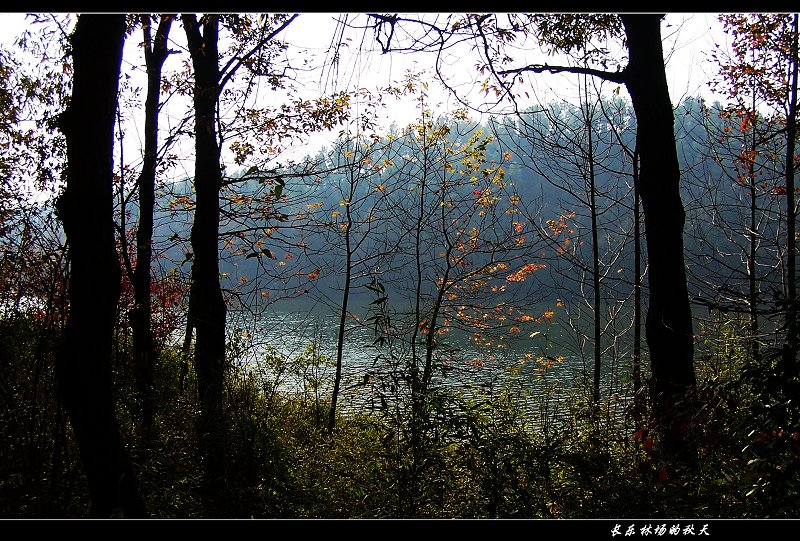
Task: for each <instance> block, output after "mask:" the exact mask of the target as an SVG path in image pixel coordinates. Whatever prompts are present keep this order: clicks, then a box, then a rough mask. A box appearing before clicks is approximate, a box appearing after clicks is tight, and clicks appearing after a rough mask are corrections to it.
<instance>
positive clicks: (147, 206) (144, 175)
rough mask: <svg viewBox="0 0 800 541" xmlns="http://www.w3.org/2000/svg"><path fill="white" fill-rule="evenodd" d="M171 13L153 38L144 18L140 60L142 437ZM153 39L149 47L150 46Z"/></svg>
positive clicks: (146, 423) (136, 277) (136, 344)
mask: <svg viewBox="0 0 800 541" xmlns="http://www.w3.org/2000/svg"><path fill="white" fill-rule="evenodd" d="M173 17H174V16H172V15H162V16H161V22H160V23H159V25H158V30H157V31H156V36H155V40H152V39H151V32H150V24H151V22H150V16H149V15H142V16H141V23H142V29H143V32H144V47H145V49H144V57H145V63H146V65H147V98H146V100H145V111H144V115H145V116H144V160H143V163H142V172H141V173H140V174H139V178H138V179H137V181H136V184H137V187H138V189H139V227H138V228H137V230H136V268H135V269H134V272H133V298H134V308H133V310H132V312H131V332H132V335H133V365H134V372H135V377H136V387H137V393H138V395H139V397H138V398H139V404H140V406H139V407H140V415H141V423H142V433H143V434H145V435H146V437H147V435H148V434H150V431H151V429H152V425H153V417H154V415H155V411H154V404H153V396H152V393H153V367H154V364H155V357H156V353H155V348H154V345H153V329H152V326H151V325H152V323H151V315H152V307H151V303H150V288H151V278H150V265H151V261H152V258H153V248H152V241H153V208H154V207H155V182H156V165H157V160H156V155H157V153H158V106H159V99H160V97H161V68H162V66H163V65H164V60H166V58H167V55H168V54H169V53H168V49H167V37H168V36H169V31H170V28H171V26H172V20H173ZM151 41H152V43H151Z"/></svg>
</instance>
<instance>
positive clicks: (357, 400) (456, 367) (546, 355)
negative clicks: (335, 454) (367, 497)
mask: <svg viewBox="0 0 800 541" xmlns="http://www.w3.org/2000/svg"><path fill="white" fill-rule="evenodd" d="M338 325H339V318H338V316H337V315H335V314H333V313H331V312H328V311H325V312H320V311H316V312H315V311H308V310H298V311H295V312H292V311H276V312H274V313H271V314H269V315H268V316H266V317H264V318H262V320H261V322H260V323H258V322H252V321H251V322H250V323H249V324H248V325H247V326H246V328H245V326H244V325H242V326H239V328H238V329H236V325H232V327H233V328H235V329H236V330H234V331H233V332H234V333H236V334H235V336H234V337H233V338H234V340H233V341H234V342H235V343H237V344H238V351H237V354H236V357H237V358H239V359H241V360H242V361H243V362H244V363H245V365H247V366H248V367H250V368H255V369H258V370H259V371H260V372H261V373H262V374H266V375H267V377H272V378H274V379H275V380H276V383H277V382H278V380H280V381H279V383H280V385H281V387H282V388H284V389H288V390H292V391H295V392H303V393H307V394H314V395H315V396H316V397H317V398H322V399H325V400H327V399H328V398H329V397H330V391H331V389H332V387H333V381H334V375H335V360H336V336H337V332H338ZM537 328H539V329H541V330H535V331H533V332H531V331H527V332H525V333H519V334H515V335H507V336H504V337H503V339H502V340H500V339H495V340H485V341H483V342H481V343H479V344H476V343H475V342H474V341H473V340H471V339H470V338H471V335H470V334H468V333H466V332H463V331H453V332H451V333H448V334H447V335H446V338H447V339H446V341H445V343H444V344H443V345H442V346H441V347H440V348H438V349H437V350H436V351H435V354H434V359H435V362H434V365H435V372H434V380H433V383H434V385H439V386H442V387H446V388H450V389H456V390H458V391H459V392H461V393H463V394H465V395H468V396H471V397H481V396H488V395H497V394H498V393H499V392H501V390H502V389H503V388H505V387H508V386H511V387H513V388H516V389H517V390H518V391H521V392H520V393H518V395H517V400H518V401H520V402H521V403H520V406H521V407H523V408H524V409H526V410H529V411H532V412H535V413H537V414H540V415H554V414H556V411H557V410H561V411H562V413H563V411H564V410H566V409H567V405H568V404H567V403H566V401H569V400H575V395H576V393H577V394H578V395H579V396H583V397H585V398H587V397H588V396H590V394H591V382H592V368H591V359H590V358H589V356H590V355H591V353H588V352H589V350H588V349H587V358H586V361H585V363H586V365H584V360H583V359H582V358H581V356H580V355H575V354H574V353H570V352H569V351H567V348H565V347H561V346H559V345H557V344H556V343H554V342H558V341H559V337H558V336H557V335H558V334H559V333H558V332H557V330H558V325H557V323H554V324H552V325H549V326H540V327H537ZM561 338H563V337H561ZM374 341H375V335H374V333H373V330H372V329H371V328H369V327H367V326H355V325H354V322H353V321H350V322H349V323H348V330H347V332H346V336H345V341H344V347H343V355H342V383H341V386H340V396H339V404H340V406H341V407H342V409H344V410H347V409H348V408H364V407H366V408H368V409H369V408H377V407H379V406H380V404H381V401H382V399H383V400H385V399H386V398H387V397H391V396H395V397H396V396H397V393H399V392H401V391H402V388H403V387H407V385H406V384H405V383H404V380H403V375H404V374H407V373H408V364H407V363H408V359H410V358H411V355H410V351H409V346H408V345H407V344H400V345H397V346H396V347H394V348H393V349H392V350H391V351H390V350H389V349H388V348H386V347H376V346H374V345H373V342H374ZM489 342H490V343H489ZM487 343H488V344H487ZM312 345H313V346H312ZM312 347H313V349H311V348H312ZM418 355H420V356H424V353H423V352H418ZM610 362H611V361H610V360H607V361H605V363H606V366H604V367H603V369H602V370H601V378H602V383H601V393H602V394H603V396H604V397H605V398H609V397H612V400H611V401H612V402H614V403H615V404H616V406H617V407H618V408H621V407H622V406H621V405H624V403H625V401H626V400H625V396H624V395H625V392H626V389H627V388H628V387H629V386H627V385H624V384H623V382H622V378H624V377H627V375H628V369H627V368H624V367H621V366H616V367H612V366H610ZM543 408H544V410H546V411H543Z"/></svg>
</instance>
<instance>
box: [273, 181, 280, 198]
mask: <svg viewBox="0 0 800 541" xmlns="http://www.w3.org/2000/svg"><path fill="white" fill-rule="evenodd" d="M272 192H273V193H274V194H275V199H279V198H280V197H281V194H282V193H283V185H282V184H278V185H277V186H275V189H274V190H272Z"/></svg>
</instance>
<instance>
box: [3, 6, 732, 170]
mask: <svg viewBox="0 0 800 541" xmlns="http://www.w3.org/2000/svg"><path fill="white" fill-rule="evenodd" d="M358 15H359V14H349V17H350V18H351V19H352V18H353V17H356V16H358ZM338 16H340V14H337V13H304V14H301V16H300V17H299V18H298V19H297V20H296V21H294V22H293V23H292V24H291V25H289V27H288V28H287V30H286V31H285V33H284V34H283V37H284V38H285V39H287V41H289V42H290V43H293V44H295V45H297V47H298V48H301V49H304V50H306V51H307V52H306V53H304V56H298V57H297V59H295V58H294V57H293V58H292V60H293V62H294V63H296V64H297V63H299V61H300V60H302V58H305V57H307V58H308V59H309V63H310V64H312V65H314V64H315V63H316V65H321V63H322V62H323V61H324V59H325V52H326V50H327V48H328V47H329V45H330V44H331V41H332V39H333V35H334V30H335V24H334V19H335V18H336V17H338ZM27 24H28V23H27V22H26V21H25V15H24V14H23V13H0V43H1V44H3V45H5V46H6V47H9V48H11V47H12V43H13V41H14V39H15V38H16V37H17V35H18V34H19V32H20V30H21V28H24V26H25V25H27ZM662 35H663V37H664V52H665V56H666V59H667V62H666V68H667V79H668V84H669V86H670V93H671V96H672V101H673V103H674V104H677V103H678V102H679V101H680V100H681V99H682V98H684V97H685V96H687V95H698V94H701V95H703V96H704V97H706V98H710V99H714V96H713V95H712V94H711V92H710V91H709V89H708V86H707V82H708V81H709V79H710V78H711V76H712V75H713V74H712V73H710V70H712V69H713V66H712V65H711V63H710V62H709V61H708V55H709V54H710V53H711V52H712V51H713V49H714V46H715V43H714V40H716V41H718V42H721V41H724V34H723V32H722V30H721V25H720V24H719V23H718V21H717V19H716V14H711V13H678V14H669V15H668V16H667V18H666V21H665V22H664V24H662ZM350 36H351V37H352V41H349V42H348V48H349V50H350V51H351V52H356V51H358V49H359V43H358V41H359V40H361V39H363V40H365V43H364V45H363V47H364V48H371V47H374V39H373V38H372V36H371V35H370V34H364V33H363V32H362V33H361V34H360V35H359V34H356V33H352V34H350ZM171 39H172V40H174V42H175V43H174V44H173V48H178V47H179V46H182V43H183V41H184V40H185V37H184V34H183V31H182V29H181V28H180V26H179V25H176V26H173V30H172V32H171ZM138 42H139V34H138V33H135V34H133V35H132V36H131V38H129V39H128V42H127V47H126V62H125V63H124V65H123V72H128V73H131V74H133V75H134V76H135V74H136V73H139V74H141V75H142V77H144V70H143V68H142V66H141V59H140V57H141V55H138V54H135V53H136V51H135V47H136V45H137V44H138ZM12 50H13V48H12ZM131 51H134V54H133V55H131V54H129V53H130V52H131ZM185 59H186V57H185V55H174V56H171V57H170V58H169V59H168V60H167V63H166V65H165V71H169V70H175V69H178V68H180V66H181V63H182V62H183V61H184V60H185ZM430 62H431V56H430V55H420V54H416V53H415V54H406V55H400V54H389V55H380V54H371V55H365V54H361V55H351V56H350V57H349V58H348V57H344V56H343V58H342V62H341V64H340V68H339V82H337V83H336V89H337V90H342V89H346V87H348V86H350V87H352V86H354V85H357V86H361V87H366V88H368V89H370V90H372V91H374V90H375V89H376V88H378V87H382V86H386V85H389V84H397V83H398V82H399V81H400V80H401V79H402V78H403V77H404V74H405V72H406V70H408V69H415V70H421V69H423V68H425V67H426V64H430ZM450 62H451V66H449V68H450V69H451V70H452V71H453V80H452V81H450V82H451V83H453V84H456V85H459V88H461V85H466V86H468V85H473V86H474V85H475V84H478V83H479V82H480V81H479V80H478V79H477V77H478V76H477V75H476V74H475V69H474V62H475V61H474V59H470V58H469V53H468V52H467V53H466V55H465V57H464V58H459V57H454V58H451V59H450ZM549 63H551V64H556V63H557V61H556V60H549ZM329 75H330V74H329ZM456 77H461V78H463V80H460V81H456ZM565 77H566V76H565ZM571 77H572V79H571V80H570V81H571V82H569V83H568V84H567V85H566V86H563V84H562V83H561V82H560V81H562V80H563V78H559V77H557V76H553V75H550V74H541V75H538V76H535V77H530V78H528V80H527V81H526V85H527V86H526V89H527V90H529V91H530V96H531V98H535V99H537V100H541V99H544V100H548V99H551V98H559V97H563V98H567V99H569V97H570V96H569V93H570V92H572V93H574V92H575V90H574V82H575V81H577V79H576V76H571ZM143 80H144V79H143ZM300 81H301V82H304V83H305V84H306V85H307V88H308V91H309V96H314V95H319V93H320V92H321V91H322V92H326V91H328V92H329V91H331V90H333V89H334V83H333V81H332V80H331V79H330V78H328V79H322V78H321V76H320V74H319V72H318V71H317V72H313V73H308V74H305V75H301V76H300ZM428 81H429V83H430V86H429V94H431V96H432V98H431V101H432V104H431V105H432V107H431V108H432V109H433V110H434V111H437V110H439V111H441V112H445V111H447V110H448V109H453V108H455V107H457V106H458V105H457V104H456V103H455V102H454V100H453V99H452V98H450V97H449V96H448V95H447V94H446V93H445V92H444V91H443V90H441V89H439V90H438V91H437V84H436V81H435V77H433V76H430V77H429V78H428ZM476 81H477V82H476ZM140 86H141V87H142V88H144V86H145V85H144V83H142V84H141V85H140ZM607 88H610V86H609V87H607ZM142 99H143V98H142ZM476 100H480V96H478V97H477V98H475V99H473V100H472V102H473V104H474V103H475V102H476ZM436 102H439V103H440V104H441V105H440V108H437V107H434V106H435V105H436ZM415 107H416V106H415V105H414V103H413V102H412V101H411V100H407V101H406V102H405V103H402V104H395V105H394V106H393V107H392V109H391V110H387V113H386V114H387V116H386V119H385V122H386V126H388V124H389V123H391V122H392V121H397V122H398V123H399V124H401V125H402V124H406V123H408V122H409V121H410V120H411V119H413V118H414V117H415V114H416V110H415ZM182 114H183V112H182V111H181V112H180V113H178V114H176V115H175V118H177V117H179V116H182ZM162 124H164V122H163V121H162ZM166 124H169V120H168V121H167V123H166ZM163 127H164V128H167V127H168V126H167V125H165V126H163ZM136 132H140V129H139V126H137V125H134V126H133V127H132V128H130V129H128V135H126V137H128V136H130V137H131V138H132V139H133V140H132V141H130V140H126V143H128V142H130V144H131V145H135V146H140V144H138V141H139V140H140V138H139V137H138V134H137V133H136ZM315 140H316V141H318V139H315ZM312 141H313V140H312ZM318 144H319V142H311V143H310V145H311V146H316V145H318ZM312 151H313V148H310V147H309V148H308V149H307V150H306V151H305V152H312ZM127 152H128V151H126V153H127ZM135 152H136V150H135V149H134V150H133V153H135ZM132 155H135V154H127V155H126V161H128V160H129V158H130V157H132ZM189 171H191V169H189ZM189 171H186V173H188V172H189Z"/></svg>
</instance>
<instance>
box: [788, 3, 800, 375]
mask: <svg viewBox="0 0 800 541" xmlns="http://www.w3.org/2000/svg"><path fill="white" fill-rule="evenodd" d="M797 17H798V16H797V13H795V14H794V16H793V19H792V32H793V35H792V49H791V55H792V57H791V59H790V64H789V65H790V66H791V79H790V85H789V109H788V114H787V116H786V284H787V293H786V297H787V298H786V300H787V307H788V309H787V312H786V336H787V341H786V344H785V352H784V354H785V356H786V357H787V361H788V365H789V366H791V367H792V368H791V370H790V374H791V375H792V376H797V374H798V372H800V367H798V366H797V363H796V361H795V357H796V356H797V349H798V343H799V342H800V337H798V330H800V329H798V322H797V312H798V307H797V276H796V270H795V268H796V257H797V237H796V231H797V226H796V217H795V194H794V189H795V186H794V174H795V171H794V170H795V167H794V160H795V145H796V144H797V69H798V66H797V64H798V56H797V49H798V45H797V42H798V27H797V24H798V23H797ZM787 375H789V374H787Z"/></svg>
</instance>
